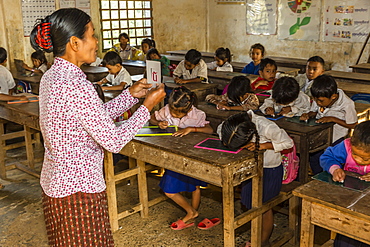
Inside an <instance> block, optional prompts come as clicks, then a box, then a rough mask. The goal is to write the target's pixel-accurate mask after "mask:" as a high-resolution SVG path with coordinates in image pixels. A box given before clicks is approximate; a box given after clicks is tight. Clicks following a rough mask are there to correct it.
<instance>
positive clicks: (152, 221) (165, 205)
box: [0, 148, 328, 247]
mask: <svg viewBox="0 0 370 247" xmlns="http://www.w3.org/2000/svg"><path fill="white" fill-rule="evenodd" d="M7 155H8V158H7V160H6V162H7V163H11V162H17V161H19V160H22V159H24V158H25V150H24V148H19V149H16V150H12V151H8V153H7ZM35 156H36V157H39V158H40V157H42V150H37V151H36V152H35ZM36 167H37V169H38V170H40V167H41V163H38V164H37V165H36ZM7 175H8V180H1V179H0V183H2V184H3V185H5V187H4V189H2V190H0V222H1V225H0V246H3V247H13V246H35V247H36V246H37V247H42V246H47V236H46V231H45V225H44V220H43V213H42V208H41V187H40V185H39V179H38V178H36V177H33V176H31V175H28V174H26V173H24V172H22V171H19V170H11V171H8V172H7ZM158 182H159V178H158V177H155V176H152V175H150V176H148V190H149V199H150V198H154V197H157V196H158V195H160V191H159V187H158ZM117 193H118V202H119V211H122V210H123V209H125V208H127V207H129V205H130V204H132V205H134V204H135V203H137V202H138V198H137V186H136V185H135V184H131V185H127V184H126V183H121V184H118V185H117ZM221 206H222V205H221V193H220V192H219V191H214V190H209V189H207V190H203V191H202V204H201V207H200V216H199V221H200V220H201V219H202V218H204V217H207V218H209V217H221V218H222V207H221ZM238 212H240V207H239V204H238V203H237V202H236V213H238ZM149 214H150V216H149V218H146V219H142V218H141V217H140V215H139V214H134V215H132V216H129V217H127V218H124V219H122V220H120V222H119V225H120V229H119V230H118V231H117V232H115V233H114V239H115V244H116V246H125V247H126V246H129V247H131V246H132V247H136V246H155V247H159V246H180V247H182V246H184V247H185V246H222V245H223V243H222V226H221V225H220V226H216V227H214V228H212V229H210V230H208V231H200V230H199V229H197V228H196V227H194V228H188V229H185V230H182V231H173V230H171V229H170V228H169V227H168V226H169V224H170V223H171V222H173V221H175V220H177V219H178V218H180V217H181V216H183V215H184V212H183V211H182V209H180V208H179V207H178V206H176V205H175V204H174V203H172V202H171V201H170V200H167V201H164V202H162V203H159V204H157V205H155V206H152V207H151V208H150V212H149ZM287 223H288V222H287V217H286V216H285V215H282V214H275V229H274V232H273V236H272V238H276V237H277V236H279V235H280V234H282V233H284V232H285V230H286V229H287ZM320 235H321V236H323V237H322V239H327V237H328V233H327V232H326V233H325V232H324V234H320ZM235 239H236V246H237V247H240V246H244V245H245V242H246V241H247V240H248V239H250V229H249V226H248V225H246V226H242V227H241V228H239V229H237V231H236V236H235ZM316 242H325V241H323V240H320V239H318V240H317V241H316ZM284 246H286V247H291V246H292V245H289V244H286V245H284Z"/></svg>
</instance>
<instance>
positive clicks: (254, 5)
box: [246, 0, 277, 35]
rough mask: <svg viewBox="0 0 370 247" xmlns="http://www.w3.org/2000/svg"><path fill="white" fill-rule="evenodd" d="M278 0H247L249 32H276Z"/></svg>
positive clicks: (265, 33) (257, 33)
mask: <svg viewBox="0 0 370 247" xmlns="http://www.w3.org/2000/svg"><path fill="white" fill-rule="evenodd" d="M276 12H277V0H247V18H246V21H247V34H256V35H271V34H276V18H277V16H276V14H277V13H276Z"/></svg>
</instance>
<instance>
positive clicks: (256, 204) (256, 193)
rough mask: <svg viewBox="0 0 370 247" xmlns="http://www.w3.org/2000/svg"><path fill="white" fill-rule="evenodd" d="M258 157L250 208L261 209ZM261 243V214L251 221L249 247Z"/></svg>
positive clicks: (260, 168)
mask: <svg viewBox="0 0 370 247" xmlns="http://www.w3.org/2000/svg"><path fill="white" fill-rule="evenodd" d="M261 156H262V155H259V161H258V164H259V165H258V167H257V175H256V176H255V177H253V178H252V208H261V207H262V192H263V183H262V181H263V165H262V164H263V160H262V159H261ZM261 241H262V214H260V215H258V216H257V217H256V218H254V219H252V220H251V246H261Z"/></svg>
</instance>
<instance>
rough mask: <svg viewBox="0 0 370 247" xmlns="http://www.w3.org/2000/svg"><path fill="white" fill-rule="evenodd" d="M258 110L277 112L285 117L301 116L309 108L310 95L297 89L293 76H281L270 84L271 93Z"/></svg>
mask: <svg viewBox="0 0 370 247" xmlns="http://www.w3.org/2000/svg"><path fill="white" fill-rule="evenodd" d="M260 110H261V112H262V113H264V114H266V115H275V112H277V115H283V116H285V117H294V116H301V115H302V114H303V113H308V112H309V110H310V97H308V96H307V95H306V94H305V93H303V92H302V91H300V90H299V85H298V82H297V81H296V80H295V79H294V78H293V77H286V76H285V77H281V78H279V79H278V80H276V82H275V83H274V85H273V86H272V94H271V96H270V98H268V99H265V101H264V103H263V104H262V106H261V107H260Z"/></svg>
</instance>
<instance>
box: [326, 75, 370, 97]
mask: <svg viewBox="0 0 370 247" xmlns="http://www.w3.org/2000/svg"><path fill="white" fill-rule="evenodd" d="M325 75H331V76H333V77H334V78H338V79H347V80H351V81H356V82H363V83H364V82H365V83H367V82H370V76H369V75H368V74H365V73H356V72H346V71H338V70H329V71H325ZM369 92H370V91H368V93H369Z"/></svg>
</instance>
